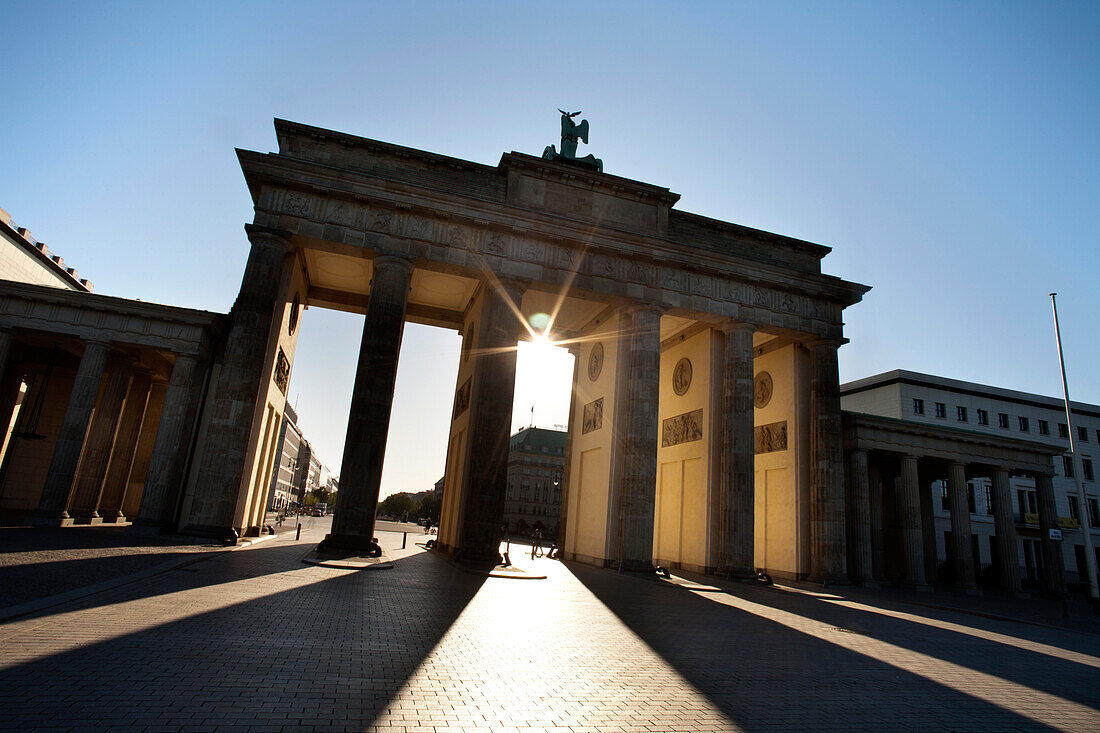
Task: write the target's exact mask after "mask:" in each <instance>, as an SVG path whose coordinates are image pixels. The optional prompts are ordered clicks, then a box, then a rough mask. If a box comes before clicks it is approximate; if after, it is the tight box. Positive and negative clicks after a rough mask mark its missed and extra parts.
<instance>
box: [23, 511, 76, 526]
mask: <svg viewBox="0 0 1100 733" xmlns="http://www.w3.org/2000/svg"><path fill="white" fill-rule="evenodd" d="M23 524H25V525H27V526H29V527H72V526H73V525H74V524H76V520H74V519H73V518H72V517H70V516H67V515H66V516H58V515H54V516H52V517H51V516H45V515H35V514H32V515H30V516H29V517H27V518H26V519H24V520H23Z"/></svg>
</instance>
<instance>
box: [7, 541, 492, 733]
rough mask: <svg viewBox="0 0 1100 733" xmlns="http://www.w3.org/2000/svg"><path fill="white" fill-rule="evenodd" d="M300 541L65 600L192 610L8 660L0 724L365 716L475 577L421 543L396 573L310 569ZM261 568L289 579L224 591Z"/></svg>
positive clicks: (424, 650)
mask: <svg viewBox="0 0 1100 733" xmlns="http://www.w3.org/2000/svg"><path fill="white" fill-rule="evenodd" d="M306 549H308V548H305V547H303V546H302V545H301V544H297V545H283V546H274V547H271V548H255V549H251V550H248V551H247V552H234V553H226V554H220V555H218V556H216V557H215V558H214V559H212V560H210V561H208V562H207V563H205V565H206V567H205V568H203V570H202V572H201V573H187V572H169V573H164V574H163V575H158V576H156V577H155V578H152V579H150V582H149V583H148V584H146V585H144V586H143V587H127V588H119V589H116V590H115V591H112V592H110V593H105V594H100V596H99V597H96V598H95V599H88V601H89V602H88V603H87V604H84V605H81V604H79V603H78V604H72V605H70V606H68V607H67V609H66V610H67V611H69V612H71V611H72V610H73V608H74V607H75V608H80V607H87V608H94V607H97V606H104V605H107V604H108V603H110V604H121V605H125V604H126V602H127V601H131V600H139V599H149V598H153V597H155V596H165V597H166V598H168V599H170V600H171V602H172V603H177V600H176V599H178V604H187V603H191V604H195V605H196V609H197V610H196V612H195V613H194V614H191V615H185V616H183V617H182V618H177V619H176V620H169V621H166V622H163V623H155V622H156V619H150V621H151V622H153V623H154V625H152V626H150V627H149V628H147V629H145V630H142V631H138V632H134V633H129V634H124V635H121V636H119V637H117V638H112V639H110V640H103V641H99V642H96V643H91V644H87V645H86V646H81V647H78V648H75V649H70V650H68V651H64V652H60V653H56V654H52V655H49V656H45V657H43V658H38V659H33V660H29V661H26V662H24V663H21V664H16V665H13V666H11V667H8V668H7V669H4V670H3V671H2V672H0V711H2V712H0V727H2V728H5V729H20V730H25V729H33V728H61V727H65V726H85V727H87V726H104V727H106V726H108V725H111V724H116V723H117V724H120V725H127V726H133V725H138V726H140V725H142V724H147V725H158V726H165V725H169V726H170V725H176V726H183V725H194V726H201V727H202V728H205V729H212V728H213V727H215V726H218V725H236V726H328V725H335V726H360V727H362V726H366V725H369V724H370V723H371V721H373V720H374V719H375V718H376V717H377V715H378V713H379V712H380V711H381V710H383V709H385V707H386V706H387V704H388V703H389V701H390V700H391V699H392V697H393V695H394V694H395V693H396V692H397V691H398V690H400V688H401V687H402V685H403V684H404V683H405V681H406V680H407V679H408V678H409V676H410V675H411V674H412V673H413V672H414V670H415V669H416V668H417V667H418V666H419V665H420V664H421V663H422V662H423V660H424V659H425V657H426V656H427V655H428V654H429V652H430V651H431V650H432V649H433V648H434V647H435V646H436V644H437V643H438V642H439V640H440V639H441V638H442V637H443V635H444V634H445V633H446V632H447V630H448V629H449V628H450V627H451V625H452V624H453V623H454V620H455V619H456V618H457V617H458V615H459V614H460V613H461V612H462V610H463V609H464V608H465V607H466V605H467V604H468V603H469V601H470V599H472V598H473V596H474V595H475V594H476V593H477V591H478V589H479V588H480V587H481V585H482V583H483V579H482V578H479V577H476V576H472V575H467V574H463V573H460V572H456V571H455V570H454V569H453V568H451V567H449V566H447V565H446V564H444V563H441V562H439V560H438V559H436V558H434V557H432V556H430V555H428V554H425V553H419V554H416V555H413V556H410V557H407V558H404V559H401V560H398V561H396V562H395V566H396V567H395V568H394V569H392V570H377V571H361V572H347V571H334V570H330V569H322V568H316V567H313V566H306V565H302V564H301V563H300V561H299V559H300V557H301V556H302V554H303V553H304V551H306ZM265 568H270V570H269V571H268V572H271V573H284V575H281V576H276V577H275V578H272V579H269V580H267V581H265V584H264V588H265V589H268V588H269V587H270V585H271V583H272V582H273V581H275V582H276V583H277V582H280V581H282V580H284V579H285V584H286V589H285V590H281V591H276V592H270V593H268V594H267V595H262V596H260V597H253V598H249V599H248V600H244V601H238V602H233V598H234V597H235V596H234V593H241V592H243V591H245V590H249V589H250V588H252V587H254V586H250V585H249V581H250V579H252V578H255V577H256V576H257V575H258V574H262V573H263V572H264V569H265ZM302 573H306V574H307V575H300V574H302ZM204 576H206V577H204ZM314 578H316V580H314ZM235 580H241V581H244V582H243V583H236V584H234V583H233V582H234V581H235ZM217 584H221V586H220V589H219V588H213V587H209V586H213V585H217ZM230 584H232V585H230ZM204 586H205V587H207V589H208V590H209V591H210V592H212V593H218V594H222V595H223V596H224V598H225V599H226V600H225V605H224V606H221V607H218V608H214V609H210V605H211V596H210V595H209V594H202V593H201V592H200V593H199V594H198V595H196V594H189V593H188V591H192V590H194V589H196V588H203V587H204ZM253 592H254V591H253ZM168 594H176V595H171V596H169V595H168ZM236 597H240V596H236ZM376 597H377V598H378V599H385V602H384V603H382V602H378V601H376V600H375V598H376ZM184 610H185V608H184ZM428 611H430V612H428ZM120 613H121V611H120ZM44 631H45V630H44V629H43V633H44ZM9 659H10V657H9Z"/></svg>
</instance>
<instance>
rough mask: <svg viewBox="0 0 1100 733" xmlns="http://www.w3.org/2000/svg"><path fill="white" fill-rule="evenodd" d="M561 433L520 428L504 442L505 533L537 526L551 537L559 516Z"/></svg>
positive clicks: (561, 455)
mask: <svg viewBox="0 0 1100 733" xmlns="http://www.w3.org/2000/svg"><path fill="white" fill-rule="evenodd" d="M565 436H566V434H565V432H564V431H561V430H547V429H545V428H524V429H523V430H520V431H519V432H518V433H516V434H515V435H513V436H512V438H511V440H510V441H509V443H508V491H507V494H506V495H505V501H504V523H505V526H506V528H507V530H508V531H509V532H519V533H526V532H531V531H534V530H535V529H539V530H541V531H542V533H543V535H544V536H546V537H555V536H557V532H558V521H559V520H560V518H561V483H562V473H563V472H564V470H565Z"/></svg>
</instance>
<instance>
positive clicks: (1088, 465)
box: [1081, 458, 1096, 481]
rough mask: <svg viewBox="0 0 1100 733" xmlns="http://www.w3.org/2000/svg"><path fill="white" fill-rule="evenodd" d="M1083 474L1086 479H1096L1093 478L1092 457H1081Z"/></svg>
mask: <svg viewBox="0 0 1100 733" xmlns="http://www.w3.org/2000/svg"><path fill="white" fill-rule="evenodd" d="M1081 475H1082V476H1083V477H1084V479H1085V480H1086V481H1095V480H1096V479H1094V478H1093V474H1092V459H1090V458H1082V459H1081Z"/></svg>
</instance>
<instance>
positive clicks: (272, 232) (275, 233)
mask: <svg viewBox="0 0 1100 733" xmlns="http://www.w3.org/2000/svg"><path fill="white" fill-rule="evenodd" d="M244 231H245V234H246V235H248V241H249V242H251V243H252V244H253V245H257V244H264V245H268V246H276V247H281V248H282V249H283V250H284V251H285V252H289V251H290V250H291V249H292V248H293V246H294V245H293V244H291V241H290V238H291V234H290V232H288V231H285V230H283V229H272V228H270V227H261V226H257V225H255V224H245V225H244Z"/></svg>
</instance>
